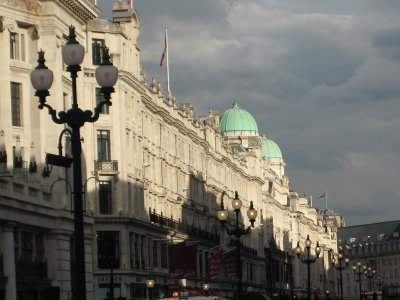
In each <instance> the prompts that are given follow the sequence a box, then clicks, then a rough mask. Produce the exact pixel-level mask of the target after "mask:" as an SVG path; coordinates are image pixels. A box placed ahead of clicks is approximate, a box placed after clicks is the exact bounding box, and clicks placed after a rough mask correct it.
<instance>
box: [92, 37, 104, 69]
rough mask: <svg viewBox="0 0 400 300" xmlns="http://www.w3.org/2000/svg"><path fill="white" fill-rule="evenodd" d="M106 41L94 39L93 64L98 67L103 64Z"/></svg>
mask: <svg viewBox="0 0 400 300" xmlns="http://www.w3.org/2000/svg"><path fill="white" fill-rule="evenodd" d="M104 48H105V40H104V39H97V38H92V64H93V65H95V66H98V65H100V64H101V62H102V58H103V53H104Z"/></svg>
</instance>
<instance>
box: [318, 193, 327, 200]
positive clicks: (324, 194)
mask: <svg viewBox="0 0 400 300" xmlns="http://www.w3.org/2000/svg"><path fill="white" fill-rule="evenodd" d="M325 197H326V193H323V194H322V195H321V196H319V197H318V199H321V198H325Z"/></svg>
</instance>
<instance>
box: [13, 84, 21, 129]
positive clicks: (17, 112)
mask: <svg viewBox="0 0 400 300" xmlns="http://www.w3.org/2000/svg"><path fill="white" fill-rule="evenodd" d="M11 122H12V126H19V127H21V84H20V83H16V82H11Z"/></svg>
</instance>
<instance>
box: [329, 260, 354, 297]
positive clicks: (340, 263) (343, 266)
mask: <svg viewBox="0 0 400 300" xmlns="http://www.w3.org/2000/svg"><path fill="white" fill-rule="evenodd" d="M343 261H344V263H343ZM349 261H350V259H349V258H348V257H347V256H346V257H345V259H343V254H342V253H339V255H338V260H337V261H336V260H335V257H333V259H332V265H333V267H334V268H335V269H336V270H337V271H339V291H340V299H341V300H343V274H342V272H343V270H345V269H346V268H347V267H348V266H349Z"/></svg>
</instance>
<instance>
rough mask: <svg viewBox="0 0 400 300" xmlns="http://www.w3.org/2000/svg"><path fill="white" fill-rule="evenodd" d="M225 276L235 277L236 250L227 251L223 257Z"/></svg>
mask: <svg viewBox="0 0 400 300" xmlns="http://www.w3.org/2000/svg"><path fill="white" fill-rule="evenodd" d="M224 262H225V276H226V277H236V250H234V251H232V252H229V253H228V254H226V255H225V257H224Z"/></svg>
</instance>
